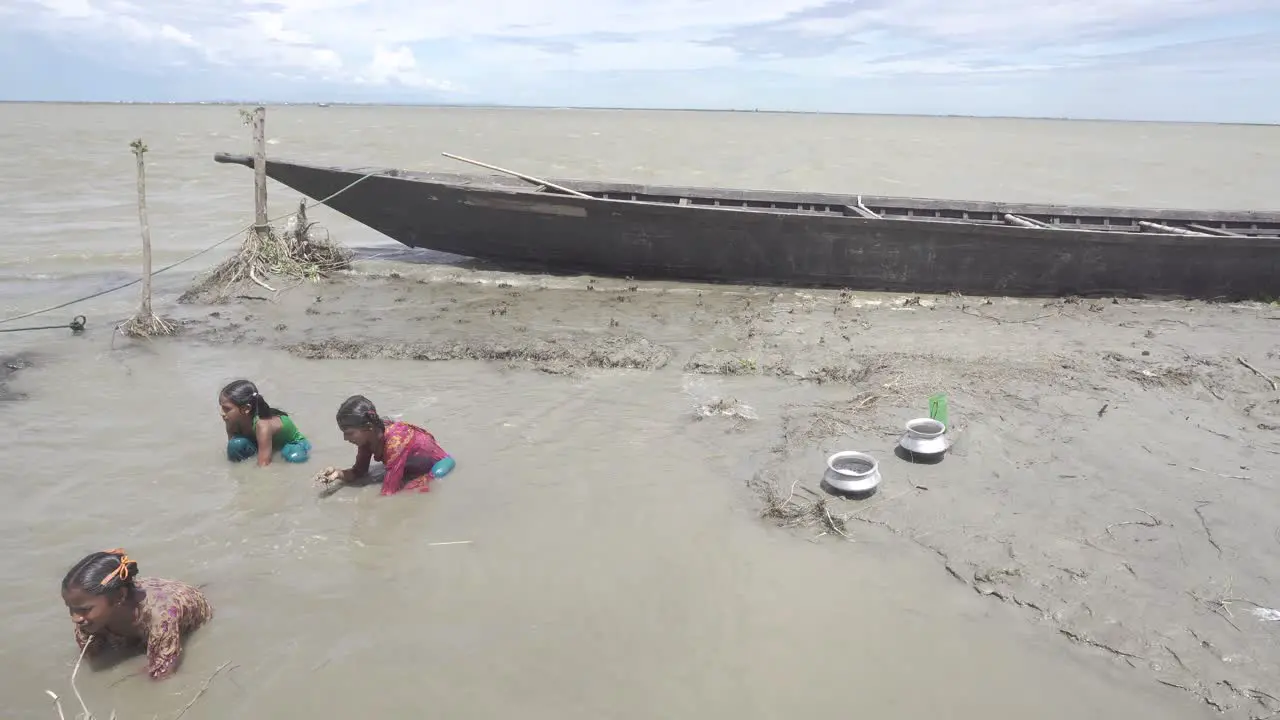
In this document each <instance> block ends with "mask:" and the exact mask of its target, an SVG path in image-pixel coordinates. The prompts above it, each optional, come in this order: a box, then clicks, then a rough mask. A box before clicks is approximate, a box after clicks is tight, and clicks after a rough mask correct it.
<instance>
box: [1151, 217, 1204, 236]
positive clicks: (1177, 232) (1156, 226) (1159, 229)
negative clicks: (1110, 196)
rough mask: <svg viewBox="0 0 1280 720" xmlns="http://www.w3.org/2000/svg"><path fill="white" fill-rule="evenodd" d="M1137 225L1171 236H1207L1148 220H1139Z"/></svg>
mask: <svg viewBox="0 0 1280 720" xmlns="http://www.w3.org/2000/svg"><path fill="white" fill-rule="evenodd" d="M1138 225H1139V226H1141V227H1144V228H1150V229H1152V230H1155V231H1156V232H1162V233H1169V234H1171V235H1195V236H1198V237H1204V236H1207V235H1208V234H1209V233H1202V232H1196V231H1194V230H1188V229H1186V228H1180V227H1174V226H1172V225H1162V224H1160V223H1153V222H1151V221H1150V220H1139V221H1138Z"/></svg>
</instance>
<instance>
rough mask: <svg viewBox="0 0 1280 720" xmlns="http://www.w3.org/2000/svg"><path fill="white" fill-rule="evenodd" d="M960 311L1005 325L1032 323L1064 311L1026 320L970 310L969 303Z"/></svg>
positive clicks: (961, 307) (962, 306)
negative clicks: (1010, 318)
mask: <svg viewBox="0 0 1280 720" xmlns="http://www.w3.org/2000/svg"><path fill="white" fill-rule="evenodd" d="M960 312H962V313H964V314H965V315H972V316H973V317H977V318H982V319H984V320H991V321H993V322H996V323H999V324H1001V325H1004V324H1012V325H1016V324H1019V323H1032V322H1036V321H1037V320H1044V319H1045V318H1051V317H1054V316H1055V315H1061V314H1062V313H1056V312H1053V313H1046V314H1044V315H1037V316H1035V317H1033V318H1027V319H1026V320H1006V319H1004V318H998V317H995V316H994V315H987V314H986V313H981V312H978V311H976V310H970V309H969V306H968V305H961V306H960Z"/></svg>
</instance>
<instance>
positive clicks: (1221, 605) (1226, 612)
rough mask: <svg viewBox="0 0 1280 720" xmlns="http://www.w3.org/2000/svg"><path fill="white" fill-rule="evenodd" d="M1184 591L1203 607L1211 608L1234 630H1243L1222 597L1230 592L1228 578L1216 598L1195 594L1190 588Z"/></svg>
mask: <svg viewBox="0 0 1280 720" xmlns="http://www.w3.org/2000/svg"><path fill="white" fill-rule="evenodd" d="M1185 592H1186V593H1187V595H1189V596H1191V599H1192V600H1195V601H1196V602H1198V603H1200V604H1202V605H1204V606H1205V607H1207V608H1209V610H1211V611H1212V612H1213V613H1214V614H1216V615H1217V616H1218V617H1220V618H1222V619H1223V620H1225V621H1227V624H1228V625H1230V626H1231V627H1233V628H1235V630H1236V632H1244V631H1243V630H1241V629H1240V626H1239V625H1236V622H1235V619H1234V616H1233V615H1232V614H1231V608H1229V607H1227V604H1226V602H1225V601H1224V599H1223V598H1225V597H1226V593H1229V592H1231V581H1230V580H1228V581H1227V587H1226V588H1225V589H1224V590H1223V593H1222V596H1221V597H1219V598H1218V599H1217V600H1210V599H1208V598H1203V597H1200V596H1199V595H1197V594H1195V593H1194V592H1192V591H1190V590H1187V591H1185Z"/></svg>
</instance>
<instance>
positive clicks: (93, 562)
mask: <svg viewBox="0 0 1280 720" xmlns="http://www.w3.org/2000/svg"><path fill="white" fill-rule="evenodd" d="M137 576H138V563H136V562H134V561H133V560H131V559H130V558H129V555H128V554H127V553H125V551H124V550H122V549H120V548H116V549H115V550H104V551H102V552H95V553H90V554H88V555H86V556H84V558H83V559H82V560H80V562H78V563H76V564H75V565H73V566H72V567H71V569H70V570H68V571H67V574H66V576H65V577H63V578H62V590H63V592H66V591H67V590H70V589H71V588H78V589H80V590H83V591H85V592H87V593H89V594H90V595H107V594H110V593H115V592H118V591H120V590H124V591H126V592H128V591H132V590H133V587H134V586H133V581H134V579H135V578H137Z"/></svg>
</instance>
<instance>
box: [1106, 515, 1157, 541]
mask: <svg viewBox="0 0 1280 720" xmlns="http://www.w3.org/2000/svg"><path fill="white" fill-rule="evenodd" d="M1134 510H1137V511H1138V512H1140V513H1142V514H1143V515H1146V516H1147V517H1149V518H1151V521H1150V522H1145V521H1142V520H1126V521H1124V522H1118V523H1111V524H1110V525H1108V526H1107V530H1106V532H1107V535H1109V536H1111V537H1112V538H1114V537H1115V535H1113V534H1112V533H1111V528H1117V527H1120V526H1122V525H1141V526H1142V527H1152V528H1153V527H1160V526H1161V525H1164V523H1163V522H1161V520H1160V519H1159V518H1157V517H1156V516H1155V515H1152V514H1151V513H1149V512H1147V511H1146V510H1143V509H1142V508H1134Z"/></svg>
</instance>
